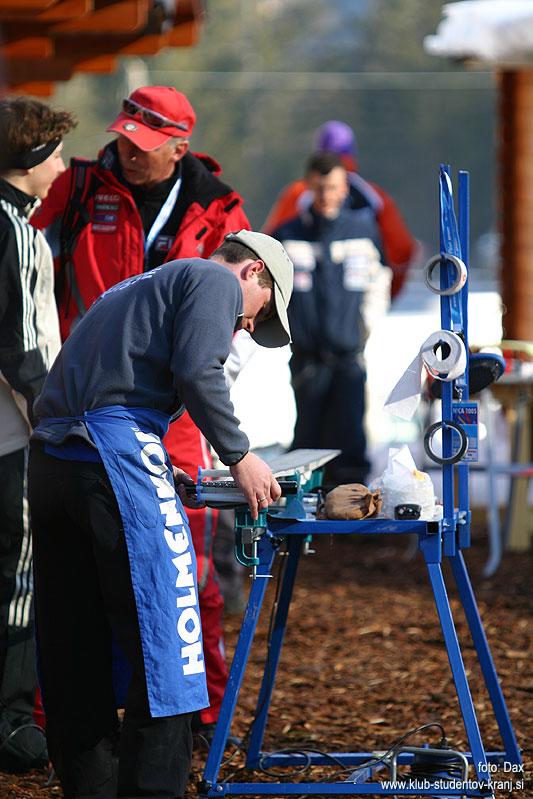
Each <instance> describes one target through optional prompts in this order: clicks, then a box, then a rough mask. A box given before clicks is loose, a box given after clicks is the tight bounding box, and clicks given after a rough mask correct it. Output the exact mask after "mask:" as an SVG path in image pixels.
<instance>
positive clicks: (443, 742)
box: [335, 721, 448, 776]
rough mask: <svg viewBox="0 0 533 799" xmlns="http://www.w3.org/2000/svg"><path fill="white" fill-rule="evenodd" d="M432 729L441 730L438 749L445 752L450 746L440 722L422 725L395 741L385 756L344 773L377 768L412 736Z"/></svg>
mask: <svg viewBox="0 0 533 799" xmlns="http://www.w3.org/2000/svg"><path fill="white" fill-rule="evenodd" d="M431 727H438V728H439V729H440V731H441V739H440V741H439V743H438V747H439V748H441V747H442V749H443V751H444V750H445V748H446V747H447V746H448V741H447V740H446V732H445V730H444V727H443V726H442V724H440V722H438V721H430V722H428V723H427V724H422V725H421V726H420V727H415V728H414V729H412V730H409V732H406V733H405V734H404V735H402V737H401V738H398V740H397V741H395V742H394V743H393V744H392V746H391V747H390V748H389V749H387V751H386V752H385V753H384V754H383V755H380V756H379V757H372V758H369V759H368V760H365V762H364V763H360V764H359V765H358V766H357V768H356V769H354V768H353V767H352V768H349V769H348V768H346V769H344V772H345V773H346V772H348V771H350V772H352V773H353V772H354V771H359V770H361V769H364V768H368V767H369V766H375V765H377V764H378V763H385V761H386V760H387V759H388V758H390V757H392V755H394V754H395V752H397V751H398V749H400V748H401V745H402V744H403V743H405V741H407V739H408V738H411V736H413V735H416V734H417V733H419V732H422V731H423V730H427V729H430V728H431ZM335 776H338V775H335Z"/></svg>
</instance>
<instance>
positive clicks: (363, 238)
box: [272, 209, 385, 355]
mask: <svg viewBox="0 0 533 799" xmlns="http://www.w3.org/2000/svg"><path fill="white" fill-rule="evenodd" d="M272 235H273V236H274V237H275V238H277V239H279V241H281V242H282V243H283V246H284V247H285V249H286V250H287V252H288V253H289V256H290V258H291V259H292V261H293V263H294V290H293V294H292V298H291V302H290V305H289V321H290V325H291V333H292V340H293V349H294V352H295V353H299V352H301V353H306V354H309V355H318V354H319V353H320V352H327V353H334V354H338V355H344V354H348V353H355V352H360V351H361V350H362V349H363V347H364V345H365V341H366V337H367V333H366V327H365V324H364V320H363V304H364V302H365V299H366V297H367V295H368V292H371V291H372V288H373V285H374V283H375V280H376V275H377V274H378V273H379V272H380V270H382V269H384V268H385V267H383V266H382V265H381V260H382V259H381V252H380V250H381V240H380V236H379V232H378V227H377V224H376V221H375V216H374V215H373V214H372V213H371V211H370V210H368V209H365V210H360V211H353V210H350V209H342V210H341V212H340V213H339V215H338V216H337V217H336V218H335V219H326V218H325V217H322V216H319V215H318V214H316V213H315V212H314V211H313V210H312V209H308V210H306V211H304V212H303V213H302V214H301V215H300V216H298V217H295V218H294V219H291V220H290V221H289V222H286V223H285V224H284V225H281V226H280V227H278V228H277V229H276V230H275V231H274V232H273V233H272Z"/></svg>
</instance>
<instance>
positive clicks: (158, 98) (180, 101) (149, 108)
mask: <svg viewBox="0 0 533 799" xmlns="http://www.w3.org/2000/svg"><path fill="white" fill-rule="evenodd" d="M195 122H196V114H195V113H194V109H193V107H192V105H191V104H190V102H189V101H188V100H187V98H186V97H185V95H184V94H182V93H181V92H178V91H177V90H176V89H174V87H173V86H144V87H143V88H141V89H135V91H134V92H132V93H131V94H130V96H129V97H128V98H127V99H126V100H124V101H123V104H122V111H121V112H120V114H119V115H118V117H117V118H116V119H115V121H114V122H113V124H112V125H110V126H109V127H108V128H107V130H109V131H113V132H114V133H120V134H121V135H122V136H126V138H127V139H129V140H130V141H131V142H133V144H135V145H136V146H137V147H139V148H140V149H141V150H146V151H148V150H155V149H156V148H157V147H161V145H162V144H164V143H165V142H166V141H168V140H169V139H170V138H172V137H173V136H180V137H183V138H186V137H187V136H190V135H191V133H192V130H193V128H194V123H195Z"/></svg>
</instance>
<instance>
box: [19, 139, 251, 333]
mask: <svg viewBox="0 0 533 799" xmlns="http://www.w3.org/2000/svg"><path fill="white" fill-rule="evenodd" d="M76 163H78V164H79V161H76V159H75V160H74V166H73V165H71V167H70V168H69V169H67V170H66V171H65V172H64V173H63V174H62V175H60V176H59V177H58V178H57V180H56V181H55V182H54V184H53V186H52V188H51V190H50V192H49V195H48V197H47V198H46V200H45V201H44V202H43V204H42V206H41V208H40V209H39V211H38V213H36V214H34V218H32V223H33V224H34V225H35V226H36V227H39V228H50V229H51V231H52V232H53V233H54V232H55V234H56V235H52V238H56V237H57V240H58V241H64V240H65V236H67V237H70V247H69V253H68V263H65V262H63V263H61V257H60V253H59V252H58V254H57V257H56V274H57V275H58V276H59V278H60V279H59V284H60V296H59V297H58V304H59V316H60V323H61V335H62V338H63V339H65V338H66V337H67V336H68V334H69V332H70V329H71V326H72V324H73V322H74V321H75V320H76V318H77V317H79V316H81V315H82V314H83V313H84V311H85V310H87V309H88V308H89V307H90V306H91V305H92V303H93V302H94V301H95V300H96V299H97V298H98V297H99V296H100V295H101V294H102V293H103V292H104V291H105V290H106V289H108V288H110V287H111V286H113V285H115V283H118V282H120V281H121V280H125V279H126V278H128V277H131V276H132V275H137V274H141V273H142V272H143V271H146V269H147V268H151V266H153V265H154V264H153V263H150V264H148V265H147V264H145V258H144V232H143V225H142V220H141V217H140V214H139V211H138V209H137V206H136V203H135V199H134V197H133V196H132V194H131V192H130V190H129V188H128V187H127V186H126V185H125V184H124V183H123V182H121V181H120V180H119V177H118V175H119V174H120V173H119V172H118V169H117V152H116V144H115V143H114V142H113V143H111V144H109V145H107V146H106V147H105V148H104V150H103V151H102V152H101V153H100V155H99V158H98V160H97V161H85V162H83V183H84V185H83V186H82V187H81V190H80V187H78V188H77V187H76V185H75V184H76V177H75V173H76ZM180 163H181V167H182V174H181V176H182V185H181V188H180V193H179V195H178V199H177V202H176V206H175V209H174V211H173V213H172V214H171V216H170V218H169V219H168V221H167V223H166V224H165V226H164V227H163V228H162V230H161V231H160V234H159V235H158V237H157V239H156V241H155V242H154V244H153V247H155V248H158V249H159V251H160V252H161V254H162V257H161V258H160V259H159V263H162V262H166V261H172V260H174V259H176V258H191V257H199V256H200V257H202V256H203V257H208V256H209V255H210V254H211V253H212V252H213V251H214V250H215V249H216V248H217V247H218V246H219V244H220V243H221V242H222V241H223V239H224V236H225V235H226V233H229V232H231V231H235V230H240V229H242V228H248V229H249V228H250V224H249V222H248V219H247V217H246V215H245V213H244V211H243V209H242V198H241V197H240V195H239V194H238V193H237V192H235V191H234V190H233V189H231V188H230V187H229V186H228V185H226V184H225V183H223V182H222V181H221V180H220V179H219V177H218V175H219V174H220V171H221V170H220V167H219V166H218V164H217V163H216V162H215V161H214V160H213V159H211V158H209V156H205V155H201V154H192V153H187V154H186V155H185V156H184V158H183V159H182V161H181V162H180ZM79 174H80V171H78V175H79ZM76 195H78V196H80V195H81V197H82V202H81V203H80V209H79V210H80V213H77V214H75V215H74V221H72V220H73V215H72V204H73V198H74V200H75V197H76ZM65 225H66V226H67V227H68V228H69V229H68V230H66V231H65V229H64V228H65ZM62 227H63V230H62V229H61V228H62ZM72 228H76V229H72ZM58 249H60V248H58Z"/></svg>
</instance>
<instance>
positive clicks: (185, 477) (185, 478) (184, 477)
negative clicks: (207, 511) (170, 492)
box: [172, 466, 205, 509]
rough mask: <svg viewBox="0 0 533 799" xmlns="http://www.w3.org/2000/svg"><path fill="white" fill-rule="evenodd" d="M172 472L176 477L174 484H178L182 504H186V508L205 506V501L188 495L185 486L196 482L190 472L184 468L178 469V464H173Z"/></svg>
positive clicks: (177, 488)
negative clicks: (199, 500)
mask: <svg viewBox="0 0 533 799" xmlns="http://www.w3.org/2000/svg"><path fill="white" fill-rule="evenodd" d="M172 474H173V477H174V485H175V486H176V491H177V492H178V496H179V498H180V499H181V502H182V504H183V505H185V507H186V508H193V509H196V508H205V502H198V501H197V500H196V499H194V498H193V497H188V496H187V493H186V491H185V486H186V485H189V486H190V485H194V484H195V483H194V480H193V479H192V477H191V476H190V474H187V472H184V471H183V469H178V467H177V466H172Z"/></svg>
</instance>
